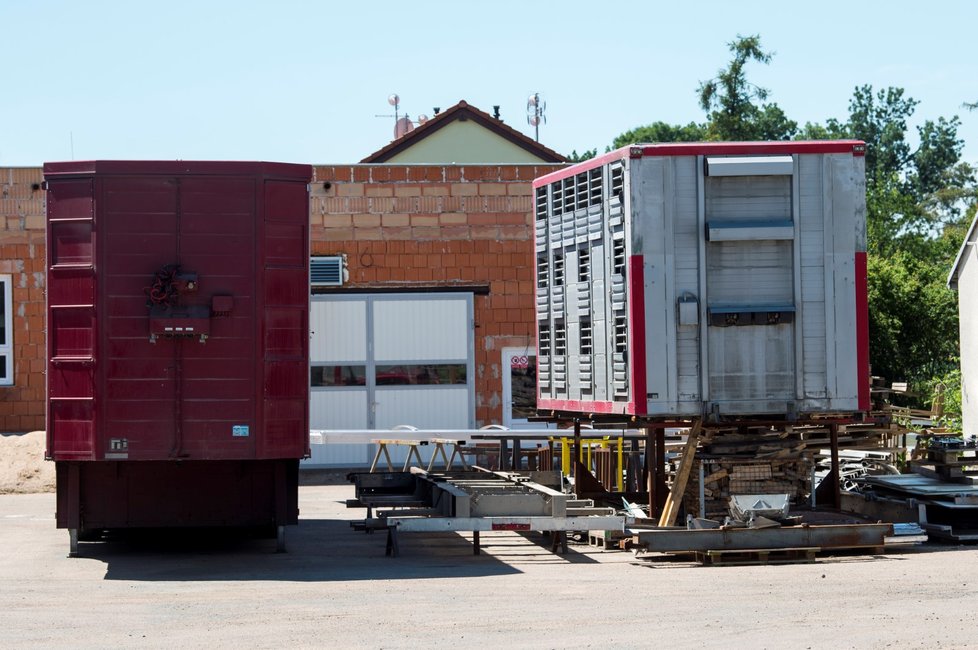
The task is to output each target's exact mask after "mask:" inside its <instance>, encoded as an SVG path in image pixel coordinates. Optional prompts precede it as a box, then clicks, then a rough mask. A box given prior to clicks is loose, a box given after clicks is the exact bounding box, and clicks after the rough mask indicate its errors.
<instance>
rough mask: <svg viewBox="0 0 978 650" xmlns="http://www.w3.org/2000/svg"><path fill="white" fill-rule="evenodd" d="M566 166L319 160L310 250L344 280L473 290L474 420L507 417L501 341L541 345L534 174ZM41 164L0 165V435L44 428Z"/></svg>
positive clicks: (492, 420) (382, 286)
mask: <svg viewBox="0 0 978 650" xmlns="http://www.w3.org/2000/svg"><path fill="white" fill-rule="evenodd" d="M559 167H560V166H558V165H447V166H425V165H410V166H398V165H345V166H320V167H316V168H315V169H314V180H313V183H312V185H311V198H310V210H309V222H310V228H311V241H312V252H313V254H317V255H335V254H346V255H347V258H348V263H349V271H350V283H349V284H348V285H347V286H348V287H354V288H368V289H376V290H378V291H382V290H385V289H403V288H411V289H425V288H437V287H458V288H465V289H472V288H475V289H477V291H475V320H476V327H477V329H476V334H475V336H476V359H475V362H476V371H477V377H476V395H477V397H476V400H477V403H476V420H477V424H478V425H479V426H481V425H484V424H490V423H497V422H501V421H502V373H503V372H507V371H508V369H507V368H504V367H503V366H502V358H501V350H502V348H503V347H510V346H512V347H525V346H528V347H530V348H531V349H532V348H533V346H534V332H533V322H534V314H533V281H534V279H533V230H532V228H533V222H532V187H531V182H532V180H533V179H534V178H536V177H537V176H542V175H543V174H546V173H549V172H551V171H554V170H555V169H558V168H559ZM42 181H43V174H42V171H41V169H40V168H39V167H38V168H0V192H2V196H0V274H3V275H11V276H12V278H11V279H12V284H13V311H14V317H13V341H14V385H13V386H0V432H19V431H29V430H33V429H40V428H43V427H44V383H45V348H44V332H45V328H46V324H45V320H44V317H45V307H44V305H45V303H44V286H45V285H44V282H45V280H44V278H45V246H44V223H45V216H44V214H45V196H44V191H43V190H42V189H41V183H42Z"/></svg>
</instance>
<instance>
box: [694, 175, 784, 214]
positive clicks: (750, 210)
mask: <svg viewBox="0 0 978 650" xmlns="http://www.w3.org/2000/svg"><path fill="white" fill-rule="evenodd" d="M704 181H705V185H706V206H705V208H706V218H707V221H722V220H724V219H789V218H790V217H791V177H790V176H740V177H727V178H723V177H721V178H717V177H705V178H704Z"/></svg>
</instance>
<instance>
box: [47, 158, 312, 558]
mask: <svg viewBox="0 0 978 650" xmlns="http://www.w3.org/2000/svg"><path fill="white" fill-rule="evenodd" d="M44 174H45V179H46V183H47V190H48V193H47V216H48V222H47V242H48V249H47V255H48V259H47V292H48V293H47V323H48V332H47V352H48V372H47V402H48V403H47V435H48V439H47V455H48V457H49V458H51V459H53V460H54V461H55V463H56V469H57V525H58V527H59V528H67V529H69V531H70V533H71V541H72V552H77V540H78V536H79V533H81V534H82V536H84V534H85V533H86V532H87V531H98V530H101V529H113V528H137V527H138V528H143V527H148V528H152V527H170V526H181V527H182V526H188V527H189V526H193V527H203V526H208V527H209V526H243V527H244V526H247V527H262V528H265V529H267V530H270V531H271V530H274V531H276V532H277V535H278V539H279V544H280V545H281V543H282V541H283V532H284V528H283V527H284V526H285V525H289V524H296V523H297V521H298V463H299V459H300V458H303V457H305V456H308V454H309V443H308V432H309V400H308V397H309V386H308V383H309V363H308V346H309V336H308V319H309V237H308V183H309V180H310V178H311V168H310V167H309V166H308V165H292V164H279V163H251V162H182V161H167V162H148V161H144V162H130V161H92V162H65V163H48V164H45V165H44Z"/></svg>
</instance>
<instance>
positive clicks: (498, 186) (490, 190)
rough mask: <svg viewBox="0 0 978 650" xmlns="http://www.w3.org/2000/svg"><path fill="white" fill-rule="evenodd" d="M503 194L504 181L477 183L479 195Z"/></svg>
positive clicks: (504, 192)
mask: <svg viewBox="0 0 978 650" xmlns="http://www.w3.org/2000/svg"><path fill="white" fill-rule="evenodd" d="M505 194H506V185H505V184H504V183H479V196H504V195H505Z"/></svg>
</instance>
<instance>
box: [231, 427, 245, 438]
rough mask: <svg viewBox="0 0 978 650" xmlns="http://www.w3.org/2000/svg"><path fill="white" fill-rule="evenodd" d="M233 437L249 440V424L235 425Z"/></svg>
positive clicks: (232, 432)
mask: <svg viewBox="0 0 978 650" xmlns="http://www.w3.org/2000/svg"><path fill="white" fill-rule="evenodd" d="M231 435H232V436H234V437H235V438H247V437H248V435H249V431H248V425H247V424H235V425H233V426H232V427H231Z"/></svg>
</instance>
